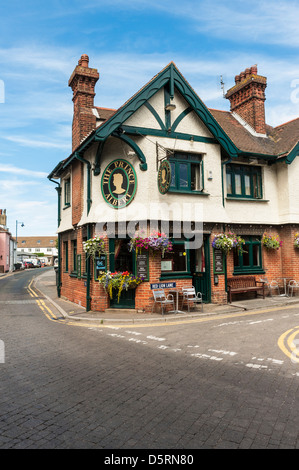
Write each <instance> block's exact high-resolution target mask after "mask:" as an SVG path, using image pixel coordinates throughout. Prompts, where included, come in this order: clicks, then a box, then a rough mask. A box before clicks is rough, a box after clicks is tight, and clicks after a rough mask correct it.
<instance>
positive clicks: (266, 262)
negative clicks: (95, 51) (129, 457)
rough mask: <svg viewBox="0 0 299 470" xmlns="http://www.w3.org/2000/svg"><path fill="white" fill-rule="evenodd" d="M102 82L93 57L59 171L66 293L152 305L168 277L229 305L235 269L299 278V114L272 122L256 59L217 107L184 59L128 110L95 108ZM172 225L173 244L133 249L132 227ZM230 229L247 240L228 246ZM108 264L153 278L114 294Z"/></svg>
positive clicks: (102, 303) (95, 305) (86, 301)
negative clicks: (96, 244)
mask: <svg viewBox="0 0 299 470" xmlns="http://www.w3.org/2000/svg"><path fill="white" fill-rule="evenodd" d="M103 73H105V71H103ZM98 79H99V74H98V71H97V70H96V69H94V68H90V67H89V58H88V56H86V55H82V57H81V59H80V60H79V63H78V65H77V66H76V67H75V69H74V72H73V74H72V76H71V78H70V80H69V86H70V87H71V88H72V91H73V103H74V115H73V142H72V152H71V154H70V155H69V156H68V157H67V158H66V159H65V160H63V161H61V162H59V163H58V164H57V166H56V167H55V168H54V169H53V171H52V172H51V174H50V175H49V176H48V177H49V179H50V180H51V181H53V182H55V183H56V188H57V193H58V220H59V225H58V237H59V247H60V254H59V256H60V269H59V285H58V292H59V295H62V296H64V297H66V298H68V299H69V300H71V301H74V302H77V303H81V304H82V305H84V306H86V308H87V310H89V309H92V310H100V311H101V310H105V309H107V308H109V307H110V308H121V307H127V308H136V309H143V310H144V311H150V310H151V308H152V302H153V301H152V288H153V287H154V285H158V284H161V283H165V286H166V287H167V286H169V285H171V284H170V283H176V286H177V287H182V286H189V285H191V284H193V286H195V288H196V291H200V292H202V294H203V299H204V302H213V303H226V302H227V298H228V297H227V282H228V281H227V280H228V279H230V278H238V279H239V278H244V277H245V276H248V275H250V276H255V278H256V279H259V278H261V277H262V278H265V277H267V279H268V281H271V280H273V279H275V280H277V279H278V278H280V277H290V278H294V279H296V278H297V279H298V278H299V263H298V261H299V250H298V249H297V247H296V246H295V236H296V233H297V231H298V232H299V195H298V191H297V187H296V181H297V180H298V176H299V163H298V159H297V158H296V157H297V155H298V152H299V142H298V140H299V119H295V120H293V121H291V122H288V123H285V124H281V125H280V126H278V127H275V128H273V127H271V126H268V125H267V124H266V122H265V108H264V106H265V89H266V86H267V79H266V77H264V76H261V75H259V74H258V71H257V67H256V66H252V67H250V68H248V69H246V70H245V71H243V72H241V73H240V74H239V75H237V76H236V77H235V84H234V85H233V86H232V88H230V90H228V91H227V93H226V98H227V99H228V100H229V102H230V110H229V111H223V110H216V109H209V108H207V107H206V106H205V104H204V103H203V102H202V101H201V99H200V97H199V96H198V95H197V93H196V92H195V91H194V90H193V88H192V87H191V86H190V84H189V83H188V82H187V80H186V79H185V78H184V76H183V75H182V74H181V72H180V71H179V70H178V68H177V67H176V65H175V64H174V63H173V62H171V63H170V64H168V65H167V66H166V67H165V68H164V69H163V70H161V71H160V72H159V73H158V74H157V75H155V76H154V77H153V78H152V80H150V82H149V83H147V84H146V85H144V87H143V88H142V89H141V90H139V91H137V92H136V94H134V96H132V97H131V98H130V99H128V101H126V102H125V103H124V104H123V105H122V106H121V107H120V108H119V109H117V110H115V109H106V108H101V107H98V106H95V105H94V96H95V85H96V82H97V81H98ZM120 86H123V83H120ZM167 224H168V225H167ZM167 226H168V228H169V237H170V239H171V241H172V243H173V251H172V252H170V253H165V254H164V257H163V256H161V253H159V252H158V253H156V254H152V252H150V251H149V250H143V252H142V251H141V252H140V253H139V254H138V256H137V254H136V252H135V251H134V250H133V251H130V248H129V243H128V242H129V241H130V238H132V230H133V231H134V230H135V229H136V230H138V229H139V230H140V229H141V228H143V230H145V232H146V233H150V230H151V229H152V228H153V227H156V228H157V230H158V231H161V230H163V229H164V228H165V227H167ZM230 232H231V233H233V234H235V235H236V236H239V237H241V239H242V240H243V241H244V242H245V245H244V244H243V250H238V249H236V248H233V249H231V250H229V251H228V253H227V254H225V253H224V252H223V251H222V249H221V247H220V248H219V246H220V245H217V244H216V245H215V237H216V239H217V236H218V238H220V237H221V236H223V234H229V233H230ZM97 235H101V236H102V239H103V240H104V244H105V247H106V250H105V253H104V254H103V253H101V254H100V255H99V256H98V257H97V258H96V259H93V258H92V257H88V256H86V253H85V251H84V249H83V243H84V242H85V241H86V240H89V239H91V238H93V237H94V236H97ZM234 238H235V237H234ZM279 242H280V243H279ZM267 243H268V244H269V243H270V245H271V244H272V246H274V248H272V249H271V248H269V247H267V246H266V245H267ZM275 244H276V245H277V246H278V248H277V247H275ZM106 271H112V272H115V271H117V272H118V271H128V272H131V273H133V274H139V275H140V274H141V273H143V276H144V280H143V282H142V283H141V284H140V285H138V286H137V288H136V289H132V290H131V289H130V290H128V291H125V292H123V294H122V295H121V298H120V299H117V298H116V297H115V296H114V297H113V298H110V297H109V295H108V293H107V292H106V291H105V290H104V288H103V286H102V284H101V283H99V281H98V277H99V275H100V274H101V273H103V272H106ZM248 295H249V294H248Z"/></svg>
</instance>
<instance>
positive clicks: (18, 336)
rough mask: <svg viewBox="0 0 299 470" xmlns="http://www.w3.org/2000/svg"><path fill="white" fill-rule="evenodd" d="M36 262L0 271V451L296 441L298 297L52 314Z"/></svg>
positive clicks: (294, 444)
mask: <svg viewBox="0 0 299 470" xmlns="http://www.w3.org/2000/svg"><path fill="white" fill-rule="evenodd" d="M40 272H42V270H37V269H35V270H26V271H23V272H20V273H17V274H14V275H12V276H9V277H6V278H4V279H0V349H1V346H2V356H1V351H0V390H1V394H0V448H1V449H7V448H10V449H17V448H20V449H25V448H26V449H39V448H40V449H115V450H117V449H118V450H120V449H132V450H133V449H173V450H174V449H184V451H185V452H187V450H188V452H189V451H191V452H192V449H227V448H240V449H271V448H273V449H280V448H288V449H295V448H298V447H299V434H298V424H299V406H298V404H299V392H298V385H299V363H298V359H297V356H296V354H295V355H294V351H293V352H292V351H291V350H290V346H291V341H293V342H294V341H296V339H297V332H298V329H299V327H298V325H299V307H298V306H297V307H296V306H292V307H291V308H289V307H282V308H280V309H279V310H275V309H271V310H270V309H269V311H264V312H261V313H256V312H253V313H250V312H246V313H245V314H240V313H238V314H234V315H230V316H225V317H224V316H221V315H219V316H217V317H215V316H214V317H201V318H197V319H192V320H189V321H186V322H176V323H170V322H169V324H168V323H163V324H162V325H154V324H153V325H150V324H148V326H138V325H130V326H126V325H118V326H115V327H104V325H101V324H99V323H94V324H85V323H84V322H67V321H66V320H63V319H62V318H61V315H59V312H55V309H54V308H53V306H52V307H51V305H49V304H48V303H47V302H46V301H45V299H42V298H41V296H40V294H39V293H38V292H35V291H34V287H33V286H32V283H31V280H32V278H33V277H34V276H37V275H39V274H40ZM298 349H299V348H298ZM1 357H2V360H1Z"/></svg>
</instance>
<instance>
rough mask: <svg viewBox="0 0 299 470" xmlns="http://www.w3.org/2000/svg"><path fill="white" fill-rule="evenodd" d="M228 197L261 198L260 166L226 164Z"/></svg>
mask: <svg viewBox="0 0 299 470" xmlns="http://www.w3.org/2000/svg"><path fill="white" fill-rule="evenodd" d="M226 192H227V196H228V197H235V198H246V199H262V198H263V185H262V169H261V167H260V166H251V165H236V164H229V165H227V166H226Z"/></svg>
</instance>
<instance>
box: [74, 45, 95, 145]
mask: <svg viewBox="0 0 299 470" xmlns="http://www.w3.org/2000/svg"><path fill="white" fill-rule="evenodd" d="M88 63H89V57H88V55H86V54H83V55H82V56H81V59H80V60H79V62H78V65H77V66H76V68H75V70H74V71H73V73H72V75H71V78H70V79H69V83H68V85H69V86H70V87H71V88H72V90H73V103H74V115H73V126H72V151H74V150H75V149H76V148H77V147H78V145H79V144H80V143H81V142H82V140H83V139H84V138H85V137H86V136H87V135H88V134H89V133H90V132H91V131H92V130H93V129H95V128H96V116H95V115H94V114H93V111H92V109H93V107H94V97H95V91H94V88H95V84H96V83H97V81H98V79H99V73H98V71H97V69H91V68H89V67H88Z"/></svg>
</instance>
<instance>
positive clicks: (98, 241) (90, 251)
mask: <svg viewBox="0 0 299 470" xmlns="http://www.w3.org/2000/svg"><path fill="white" fill-rule="evenodd" d="M83 250H84V251H85V253H86V254H87V256H91V257H92V258H93V259H95V257H96V256H99V255H101V254H105V253H106V250H105V242H104V239H103V238H102V237H94V238H90V239H89V240H87V241H86V242H83Z"/></svg>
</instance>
